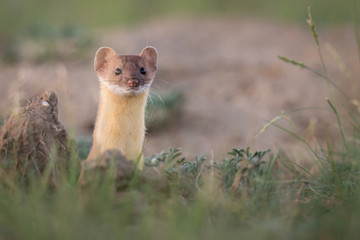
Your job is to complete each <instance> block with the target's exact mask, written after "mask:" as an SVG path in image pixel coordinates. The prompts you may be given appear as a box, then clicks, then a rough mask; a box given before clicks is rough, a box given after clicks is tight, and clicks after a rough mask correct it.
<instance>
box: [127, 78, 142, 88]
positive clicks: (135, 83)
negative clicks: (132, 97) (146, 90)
mask: <svg viewBox="0 0 360 240" xmlns="http://www.w3.org/2000/svg"><path fill="white" fill-rule="evenodd" d="M128 86H129V87H130V88H131V89H136V88H139V87H140V82H139V80H137V79H131V80H129V81H128Z"/></svg>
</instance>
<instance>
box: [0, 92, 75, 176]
mask: <svg viewBox="0 0 360 240" xmlns="http://www.w3.org/2000/svg"><path fill="white" fill-rule="evenodd" d="M68 155H69V150H68V147H67V133H66V131H65V128H64V126H63V125H62V124H61V123H60V122H59V119H58V98H57V96H56V94H55V93H54V92H48V91H47V92H44V93H43V94H42V95H40V96H38V97H36V98H34V99H32V100H31V101H29V102H28V104H27V105H26V106H25V107H22V108H20V109H18V110H17V111H16V112H15V113H13V114H12V115H11V116H10V117H9V118H8V119H7V120H6V122H5V124H4V125H3V127H2V128H1V130H0V163H1V166H2V167H3V168H4V169H6V170H11V169H12V170H14V169H16V170H20V171H21V173H23V175H27V174H36V173H42V172H43V171H44V170H45V168H46V166H47V163H49V160H50V159H51V160H54V161H55V163H57V162H59V161H66V159H67V157H68Z"/></svg>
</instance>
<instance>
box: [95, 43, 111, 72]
mask: <svg viewBox="0 0 360 240" xmlns="http://www.w3.org/2000/svg"><path fill="white" fill-rule="evenodd" d="M116 55H117V53H116V52H115V51H114V50H113V49H112V48H109V47H101V48H99V49H98V50H97V52H96V54H95V59H94V68H95V70H96V71H97V72H99V71H103V70H104V69H105V68H106V64H107V63H108V62H109V61H110V60H111V58H112V57H114V56H116Z"/></svg>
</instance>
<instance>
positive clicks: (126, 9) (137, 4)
mask: <svg viewBox="0 0 360 240" xmlns="http://www.w3.org/2000/svg"><path fill="white" fill-rule="evenodd" d="M354 1H356V0H354ZM311 2H312V4H313V8H314V9H313V11H314V14H315V15H316V16H317V17H318V19H319V20H320V22H322V23H338V22H347V21H350V20H352V9H353V7H352V1H351V0H348V1H342V2H339V1H336V0H313V1H311ZM306 3H307V0H298V1H287V0H273V1H267V0H254V1H250V0H240V1H236V0H222V1H221V0H183V1H165V0H154V1H140V0H134V1H129V0H120V1H115V0H105V1H85V0H77V1H70V0H64V1H58V2H49V1H44V0H31V1H26V0H17V1H10V0H0V6H1V7H0V40H3V41H5V40H6V39H9V37H11V36H14V35H17V34H22V33H24V32H26V31H27V30H28V29H29V27H31V26H33V25H39V24H40V25H41V24H42V25H50V26H52V27H59V26H60V27H63V26H68V25H70V26H77V27H82V28H86V29H92V28H98V27H107V26H119V25H124V24H130V23H136V22H142V21H147V20H149V19H156V18H163V17H173V16H214V15H215V16H216V15H217V16H218V15H220V16H221V15H225V16H226V15H230V16H248V15H255V16H262V17H269V18H274V19H278V20H281V21H301V22H302V21H303V19H304V18H305V17H306V10H304V8H303V6H304V5H305V4H306ZM10 23H11V24H10ZM0 42H2V41H0Z"/></svg>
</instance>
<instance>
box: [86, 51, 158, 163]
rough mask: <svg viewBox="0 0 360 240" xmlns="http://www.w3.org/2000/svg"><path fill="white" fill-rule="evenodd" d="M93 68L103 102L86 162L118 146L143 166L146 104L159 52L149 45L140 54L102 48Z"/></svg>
mask: <svg viewBox="0 0 360 240" xmlns="http://www.w3.org/2000/svg"><path fill="white" fill-rule="evenodd" d="M94 67H95V70H96V72H97V75H98V78H99V82H100V102H99V108H98V113H97V117H96V121H95V129H94V133H93V145H92V148H91V151H90V154H89V156H88V158H87V161H92V160H96V159H98V158H99V157H100V155H101V154H102V153H104V152H105V151H106V150H108V149H117V150H120V151H121V153H122V154H123V155H124V156H125V157H126V158H127V159H128V160H132V161H135V162H137V163H138V167H139V168H142V165H143V157H142V150H143V142H144V138H145V130H146V129H145V106H146V102H147V98H148V94H149V89H150V86H151V84H152V82H153V80H154V77H155V73H156V69H157V51H156V49H155V48H153V47H146V48H144V49H143V50H142V52H141V53H140V55H118V54H117V53H116V52H115V51H114V50H113V49H111V48H109V47H102V48H100V49H99V50H98V51H97V52H96V55H95V60H94Z"/></svg>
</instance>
